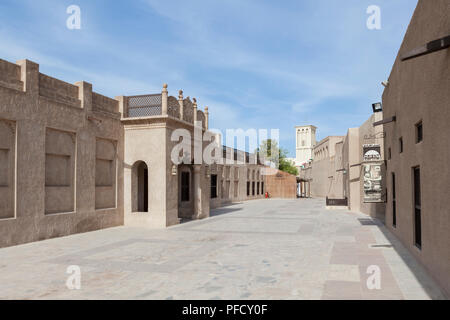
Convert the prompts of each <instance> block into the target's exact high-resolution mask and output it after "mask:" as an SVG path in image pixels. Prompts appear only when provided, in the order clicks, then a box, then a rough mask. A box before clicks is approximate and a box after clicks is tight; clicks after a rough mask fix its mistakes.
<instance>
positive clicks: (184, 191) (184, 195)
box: [181, 172, 190, 201]
mask: <svg viewBox="0 0 450 320" xmlns="http://www.w3.org/2000/svg"><path fill="white" fill-rule="evenodd" d="M189 178H190V177H189V172H181V201H189V193H190V190H189V180H190V179H189Z"/></svg>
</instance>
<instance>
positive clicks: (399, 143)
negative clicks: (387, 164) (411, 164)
mask: <svg viewBox="0 0 450 320" xmlns="http://www.w3.org/2000/svg"><path fill="white" fill-rule="evenodd" d="M398 148H399V150H400V153H402V152H403V137H401V138H400V139H398Z"/></svg>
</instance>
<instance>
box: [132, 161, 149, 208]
mask: <svg viewBox="0 0 450 320" xmlns="http://www.w3.org/2000/svg"><path fill="white" fill-rule="evenodd" d="M132 171H133V173H132V181H131V189H132V190H131V197H132V204H133V207H132V211H133V212H148V167H147V164H145V162H144V161H138V162H136V163H135V164H134V165H133V170H132Z"/></svg>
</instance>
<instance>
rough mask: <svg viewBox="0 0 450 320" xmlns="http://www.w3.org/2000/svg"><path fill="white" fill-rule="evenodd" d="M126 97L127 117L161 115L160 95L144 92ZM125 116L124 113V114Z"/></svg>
mask: <svg viewBox="0 0 450 320" xmlns="http://www.w3.org/2000/svg"><path fill="white" fill-rule="evenodd" d="M126 98H127V100H128V101H127V105H128V108H127V109H128V110H127V112H126V115H127V117H130V118H134V117H151V116H160V115H162V95H161V94H159V93H158V94H145V95H139V96H130V97H126ZM124 116H125V115H124Z"/></svg>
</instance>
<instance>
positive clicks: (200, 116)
mask: <svg viewBox="0 0 450 320" xmlns="http://www.w3.org/2000/svg"><path fill="white" fill-rule="evenodd" d="M205 120H206V118H205V114H204V113H203V111H202V110H197V121H201V122H202V127H203V128H206V126H205V124H206V121H205Z"/></svg>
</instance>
